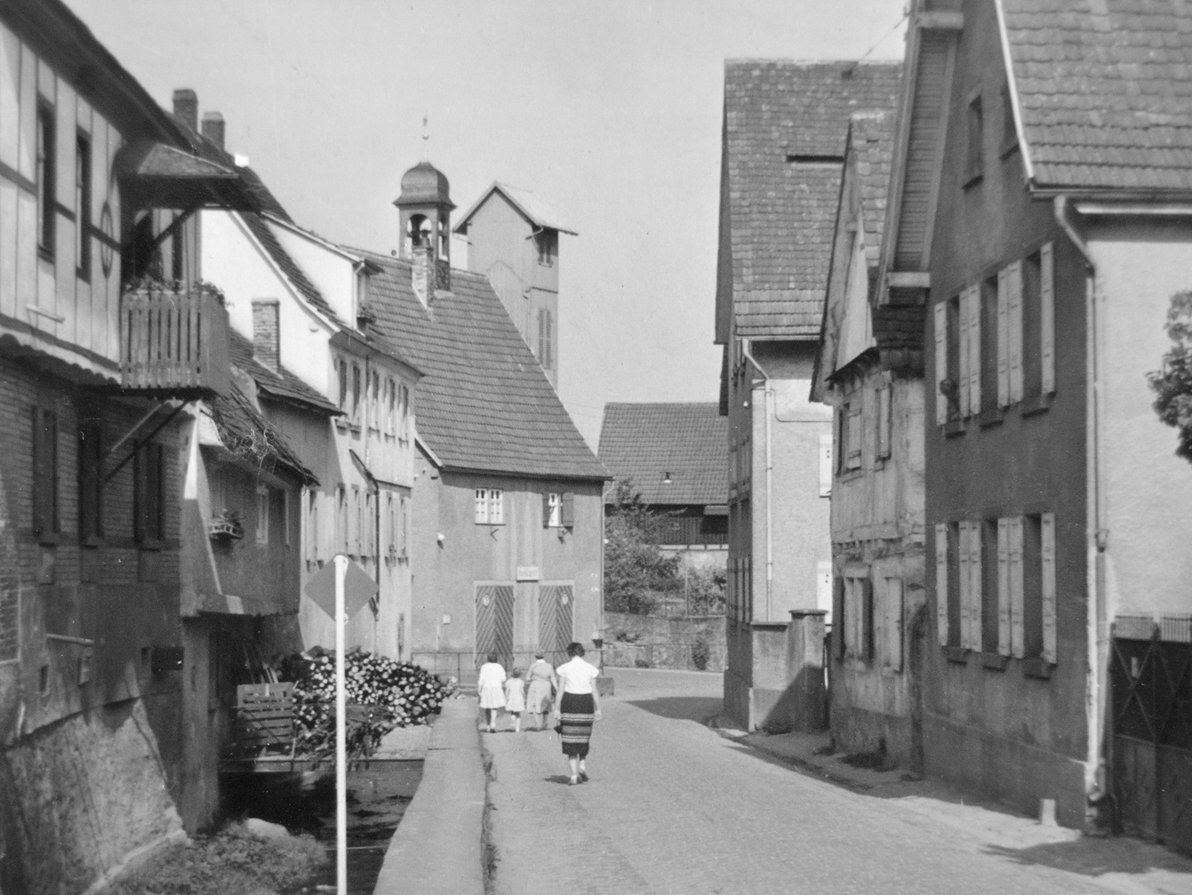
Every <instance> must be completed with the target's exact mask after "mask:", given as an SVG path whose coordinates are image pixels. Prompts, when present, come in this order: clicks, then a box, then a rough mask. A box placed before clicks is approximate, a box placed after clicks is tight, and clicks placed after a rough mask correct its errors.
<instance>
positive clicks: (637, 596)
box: [604, 479, 679, 615]
mask: <svg viewBox="0 0 1192 895" xmlns="http://www.w3.org/2000/svg"><path fill="white" fill-rule="evenodd" d="M663 521H664V520H662V519H661V518H659V517H658V516H657V515H655V514H654V513H652V512H650V509H649V508H648V507H647V506H646V505H645V504H644V503H642V497H641V493H640V492H638V491H635V490H634V489H633V483H632V481H630V480H628V479H618V480H617V481H616V482H615V483H614V485H613V501H612V506H611V507H610V508H609V510H608V513H607V515H606V516H605V520H604V607H605V609H607V610H608V611H610V612H632V613H637V614H639V615H648V614H649V613H650V611H651V610H652V609H653V608H654V607H655V606H656V605H657V603H658V599H659V596H660V595H662V594H665V593H666V592H667V591H668V590H669V589H670V588H671V587H672V586H673V583H674V581H675V579H676V577H677V574H678V568H679V558H678V557H677V556H667V555H666V554H665V553H664V552H663V551H662V549H661V548H660V547H659V546H658V543H657V540H658V532H659V528H660V527H661V525H662V524H663Z"/></svg>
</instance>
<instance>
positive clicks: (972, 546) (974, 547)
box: [969, 522, 983, 650]
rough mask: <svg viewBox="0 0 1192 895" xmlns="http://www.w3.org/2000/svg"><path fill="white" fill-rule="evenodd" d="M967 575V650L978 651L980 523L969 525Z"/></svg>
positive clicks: (979, 641)
mask: <svg viewBox="0 0 1192 895" xmlns="http://www.w3.org/2000/svg"><path fill="white" fill-rule="evenodd" d="M969 575H970V576H971V577H972V583H971V584H970V585H969V616H970V618H971V621H970V622H969V649H972V650H980V649H981V642H982V632H981V622H982V619H981V603H982V600H983V596H982V593H981V523H980V522H970V523H969Z"/></svg>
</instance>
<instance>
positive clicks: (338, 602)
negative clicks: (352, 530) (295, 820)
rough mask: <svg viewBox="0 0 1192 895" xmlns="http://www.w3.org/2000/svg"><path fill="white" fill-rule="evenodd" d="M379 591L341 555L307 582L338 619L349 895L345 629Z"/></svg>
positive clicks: (338, 715)
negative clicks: (349, 620) (349, 621)
mask: <svg viewBox="0 0 1192 895" xmlns="http://www.w3.org/2000/svg"><path fill="white" fill-rule="evenodd" d="M376 592H377V583H376V582H375V581H373V580H372V579H371V578H369V577H368V573H367V572H365V571H364V569H362V568H360V566H358V565H356V564H355V563H354V562H352V561H351V560H349V559H348V558H347V557H346V556H344V555H343V554H342V553H337V554H336V555H335V559H334V561H333V562H332V564H331V565H329V566H324V567H323V568H321V569H320V570H319V571H318V572H317V573H316V574H315V576H314V577H313V578H311V579H310V581H308V582H307V583H306V595H307V596H308V597H310V598H311V599H312V600H314V601H315V603H316V604H317V605H318V606H319V608H320V609H322V610H323V611H324V612H326V613H327V614H328V615H330V616H331V617H332V618H333V619H335V887H336V891H337V892H338V893H339V895H348V726H347V712H348V687H347V669H346V667H345V666H346V663H345V661H344V640H345V634H344V626H345V625H346V624H347V621H348V619H349V618H351V617H352V616H353V615H355V614H356V613H357V612H359V611H360V610H361V609H363V608H364V607H365V606H366V605H367V604H368V601H369V600H371V599H372V597H373V595H374V594H375V593H376Z"/></svg>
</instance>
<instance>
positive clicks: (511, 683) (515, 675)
mask: <svg viewBox="0 0 1192 895" xmlns="http://www.w3.org/2000/svg"><path fill="white" fill-rule="evenodd" d="M525 710H526V682H525V681H523V680H522V676H521V671H520V670H519V669H517V668H515V669H513V671H511V672H510V673H509V680H507V681H505V711H507V712H508V713H509V714H511V715H512V716H513V732H514V733H521V716H522V712H524V711H525Z"/></svg>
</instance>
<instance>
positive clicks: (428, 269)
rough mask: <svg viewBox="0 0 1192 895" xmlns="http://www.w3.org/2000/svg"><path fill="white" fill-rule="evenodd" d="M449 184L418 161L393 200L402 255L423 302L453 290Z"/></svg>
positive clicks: (426, 165)
mask: <svg viewBox="0 0 1192 895" xmlns="http://www.w3.org/2000/svg"><path fill="white" fill-rule="evenodd" d="M450 190H451V187H450V184H448V182H447V178H446V177H444V176H443V174H442V172H440V171H439V170H438V169H437V168H435V166H434V165H432V164H431V163H430V162H427V161H423V162H419V163H418V164H417V165H415V166H414V167H413V168H411V169H410V170H408V171H407V172H406V173H405V174H403V175H402V178H401V195H400V196H398V197H397V199H395V200H394V202H393V204H394V205H396V206H397V210H398V213H399V215H400V226H401V251H400V256H401V257H402V258H404V259H405V260H407V261H410V262H411V263H412V265H413V278H414V291H415V292H417V293H418V297H419V299H421V300H422V301H423V303H429V302H430V301H431V300H433V299H434V290H436V289H450V288H451V210H452V209H453V208H455V205H454V204H453V203H452V201H451V195H450Z"/></svg>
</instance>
